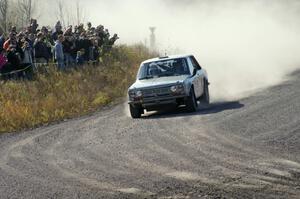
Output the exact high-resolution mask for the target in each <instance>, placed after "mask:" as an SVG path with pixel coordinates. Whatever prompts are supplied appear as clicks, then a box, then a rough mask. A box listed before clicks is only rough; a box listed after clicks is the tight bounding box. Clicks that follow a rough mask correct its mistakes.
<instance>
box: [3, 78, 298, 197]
mask: <svg viewBox="0 0 300 199" xmlns="http://www.w3.org/2000/svg"><path fill="white" fill-rule="evenodd" d="M299 86H300V72H297V73H295V74H294V75H293V76H292V77H291V80H290V81H288V82H285V83H283V84H282V85H279V86H275V87H272V88H269V89H265V90H262V91H261V92H259V93H257V94H255V95H253V96H251V97H248V98H246V99H241V100H240V101H235V102H215V103H213V104H212V105H211V106H210V107H202V108H200V109H199V110H198V112H196V113H194V114H189V113H186V112H185V111H184V110H182V109H178V110H171V111H170V110H169V111H167V112H162V113H155V112H154V113H153V112H152V113H147V115H146V117H144V118H142V119H139V120H132V119H131V118H129V117H128V113H127V112H126V111H124V110H126V105H125V104H120V105H117V106H115V107H113V108H109V109H107V110H104V111H101V112H99V113H96V114H94V115H92V116H89V117H83V118H79V119H74V120H71V121H68V122H64V123H61V124H57V125H54V126H50V127H45V128H39V129H36V130H33V131H30V132H24V133H21V134H6V135H1V136H0V194H1V198H176V197H177V198H185V197H190V198H201V197H208V198H220V197H221V198H222V197H224V198H253V197H258V198H260V197H263V198H274V197H276V198H297V197H298V196H299V195H300V155H299V154H300V153H299V152H300V145H299V144H300V136H299V134H300V126H299V124H300V117H299V116H300V115H299V112H300V91H299V89H298V88H299Z"/></svg>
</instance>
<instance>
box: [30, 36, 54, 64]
mask: <svg viewBox="0 0 300 199" xmlns="http://www.w3.org/2000/svg"><path fill="white" fill-rule="evenodd" d="M33 46H34V54H35V62H36V63H42V64H44V63H48V61H49V57H50V55H49V52H48V47H47V45H46V43H45V42H44V36H43V33H41V32H40V33H38V35H37V39H36V40H35V42H34V45H33Z"/></svg>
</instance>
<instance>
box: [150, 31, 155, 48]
mask: <svg viewBox="0 0 300 199" xmlns="http://www.w3.org/2000/svg"><path fill="white" fill-rule="evenodd" d="M149 29H150V32H151V34H150V50H152V51H155V50H156V36H155V30H156V27H150V28H149Z"/></svg>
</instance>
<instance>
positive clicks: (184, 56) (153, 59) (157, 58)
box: [142, 54, 193, 64]
mask: <svg viewBox="0 0 300 199" xmlns="http://www.w3.org/2000/svg"><path fill="white" fill-rule="evenodd" d="M191 56H193V55H189V54H184V55H170V56H164V57H156V58H152V59H148V60H146V61H144V62H143V63H142V64H146V63H151V62H157V61H167V60H171V59H179V58H187V57H191Z"/></svg>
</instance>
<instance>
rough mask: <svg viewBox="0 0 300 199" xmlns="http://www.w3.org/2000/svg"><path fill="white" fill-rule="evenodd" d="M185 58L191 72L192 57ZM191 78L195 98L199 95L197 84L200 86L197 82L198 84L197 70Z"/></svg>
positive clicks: (192, 67) (192, 66)
mask: <svg viewBox="0 0 300 199" xmlns="http://www.w3.org/2000/svg"><path fill="white" fill-rule="evenodd" d="M187 60H188V64H189V68H190V71H191V73H192V74H193V71H194V65H193V63H192V59H191V58H190V57H189V58H188V59H187ZM191 79H192V84H193V85H194V92H195V96H196V98H199V97H200V90H199V86H200V85H199V84H200V82H199V74H198V71H197V73H196V74H195V75H194V76H193V77H192V78H191Z"/></svg>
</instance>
